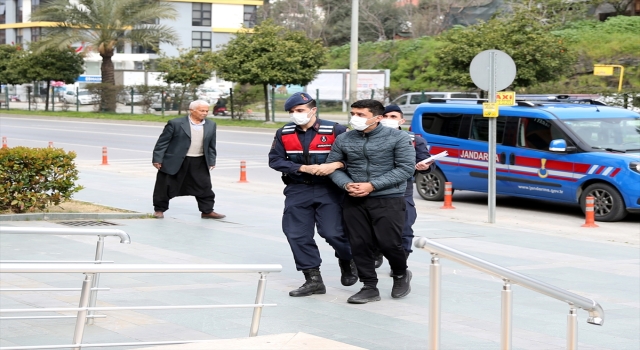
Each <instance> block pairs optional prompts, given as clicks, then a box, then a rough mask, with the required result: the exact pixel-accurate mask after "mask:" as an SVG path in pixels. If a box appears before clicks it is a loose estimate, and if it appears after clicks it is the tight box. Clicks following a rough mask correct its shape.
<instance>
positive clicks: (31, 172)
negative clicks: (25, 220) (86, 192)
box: [0, 147, 83, 213]
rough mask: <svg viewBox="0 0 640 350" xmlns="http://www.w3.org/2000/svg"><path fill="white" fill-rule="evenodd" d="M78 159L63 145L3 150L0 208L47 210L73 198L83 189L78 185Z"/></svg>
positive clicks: (1, 157)
mask: <svg viewBox="0 0 640 350" xmlns="http://www.w3.org/2000/svg"><path fill="white" fill-rule="evenodd" d="M75 158H76V154H75V152H65V151H64V150H63V149H61V148H29V147H13V148H2V149H0V210H11V211H13V212H15V213H23V212H26V211H35V210H44V209H45V208H46V207H47V206H48V205H58V204H60V202H62V201H65V200H68V199H71V196H72V195H73V194H74V193H76V192H78V191H80V190H81V189H82V188H83V187H82V186H78V185H76V184H75V182H76V180H78V170H77V169H76V166H75V163H74V162H73V160H74V159H75Z"/></svg>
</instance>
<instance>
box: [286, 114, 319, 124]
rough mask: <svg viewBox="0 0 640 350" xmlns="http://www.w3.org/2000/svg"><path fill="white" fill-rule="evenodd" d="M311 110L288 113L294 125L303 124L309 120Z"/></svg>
mask: <svg viewBox="0 0 640 350" xmlns="http://www.w3.org/2000/svg"><path fill="white" fill-rule="evenodd" d="M312 112H313V110H311V112H309V113H289V118H290V119H291V121H292V122H294V123H295V124H296V125H305V124H307V123H308V122H309V121H310V120H311V116H312V115H313V113H312Z"/></svg>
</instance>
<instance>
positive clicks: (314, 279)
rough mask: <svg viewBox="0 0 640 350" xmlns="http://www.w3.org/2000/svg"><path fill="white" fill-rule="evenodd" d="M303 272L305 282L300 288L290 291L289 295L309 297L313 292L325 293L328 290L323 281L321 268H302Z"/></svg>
mask: <svg viewBox="0 0 640 350" xmlns="http://www.w3.org/2000/svg"><path fill="white" fill-rule="evenodd" d="M302 273H304V279H305V282H304V284H303V285H302V286H300V288H298V289H295V290H292V291H290V292H289V296H291V297H308V296H309V295H312V294H325V293H326V292H327V288H325V286H324V283H323V282H322V276H321V275H320V269H308V270H302Z"/></svg>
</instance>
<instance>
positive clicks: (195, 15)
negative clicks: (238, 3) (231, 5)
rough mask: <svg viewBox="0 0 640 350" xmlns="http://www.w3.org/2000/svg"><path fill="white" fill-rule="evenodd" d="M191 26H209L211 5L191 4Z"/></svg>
mask: <svg viewBox="0 0 640 350" xmlns="http://www.w3.org/2000/svg"><path fill="white" fill-rule="evenodd" d="M245 7H246V6H245ZM191 25H192V26H211V4H202V3H193V4H192V10H191Z"/></svg>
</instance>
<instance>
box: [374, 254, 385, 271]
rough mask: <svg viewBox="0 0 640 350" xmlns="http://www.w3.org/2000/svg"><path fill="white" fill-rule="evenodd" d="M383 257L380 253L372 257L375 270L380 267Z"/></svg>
mask: <svg viewBox="0 0 640 350" xmlns="http://www.w3.org/2000/svg"><path fill="white" fill-rule="evenodd" d="M383 257H384V256H383V255H382V253H377V255H375V256H374V257H373V259H374V260H375V266H376V269H377V268H378V267H380V266H382V260H383Z"/></svg>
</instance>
